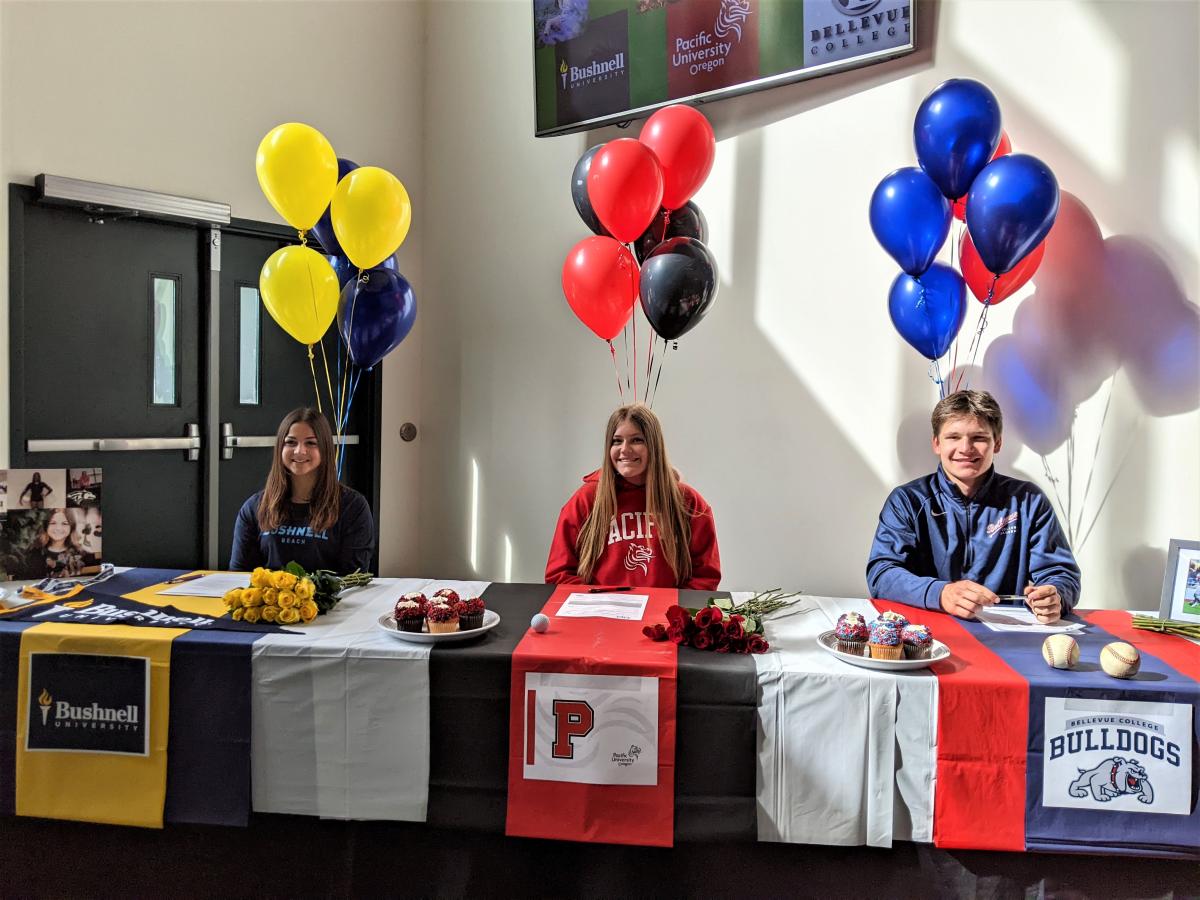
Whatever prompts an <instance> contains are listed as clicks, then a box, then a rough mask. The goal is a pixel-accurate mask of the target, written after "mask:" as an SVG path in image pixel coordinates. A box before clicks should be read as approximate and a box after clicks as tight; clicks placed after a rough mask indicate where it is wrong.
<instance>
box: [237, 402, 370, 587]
mask: <svg viewBox="0 0 1200 900" xmlns="http://www.w3.org/2000/svg"><path fill="white" fill-rule="evenodd" d="M335 460H336V455H335V453H334V447H333V434H332V433H331V432H330V430H329V422H327V421H326V419H325V416H323V415H322V414H321V413H319V412H317V410H315V409H311V408H303V407H302V408H300V409H294V410H292V411H291V412H290V413H288V414H287V415H286V416H284V418H283V421H282V422H280V423H279V430H278V431H277V432H276V434H275V455H274V457H273V458H272V460H271V471H270V472H269V473H268V475H267V483H266V486H265V487H264V488H263V489H262V490H261V491H259V492H258V493H256V494H254V495H253V496H252V497H250V498H249V499H248V500H247V501H246V502H245V503H243V504H242V508H241V509H240V510H239V511H238V515H237V522H236V523H235V524H234V526H233V555H232V557H231V558H230V561H229V568H230V569H232V570H233V571H235V572H248V571H250V570H251V569H254V568H255V567H256V566H265V567H267V568H268V569H282V568H283V567H284V566H286V565H287V564H288V563H289V562H297V563H299V564H300V565H301V566H303V567H304V569H305V571H308V572H313V571H316V570H317V569H331V570H333V571H334V572H337V573H338V574H339V575H348V574H350V573H351V572H354V571H356V570H360V569H361V570H363V571H366V570H367V569H369V568H370V566H371V550H372V549H373V548H374V546H375V520H374V519H373V518H372V516H371V507H370V505H369V504H368V503H367V501H366V498H364V497H363V495H362V494H360V493H358V491H355V490H353V489H351V488H348V487H346V486H345V485H344V484H342V483H341V482H339V481H338V477H337V466H336V462H335Z"/></svg>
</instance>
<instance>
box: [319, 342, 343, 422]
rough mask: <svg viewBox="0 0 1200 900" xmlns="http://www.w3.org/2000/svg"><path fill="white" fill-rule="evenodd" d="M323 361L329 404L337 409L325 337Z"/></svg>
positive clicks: (322, 345)
mask: <svg viewBox="0 0 1200 900" xmlns="http://www.w3.org/2000/svg"><path fill="white" fill-rule="evenodd" d="M320 343H321V362H323V363H324V364H325V389H326V390H327V391H328V392H329V405H330V406H331V407H332V408H333V409H334V410H336V409H337V408H338V406H337V403H336V402H335V401H334V399H333V379H331V378H330V377H329V357H328V355H326V353H325V339H324V338H321V341H320ZM338 433H339V434H340V432H338Z"/></svg>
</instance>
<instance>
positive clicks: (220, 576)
mask: <svg viewBox="0 0 1200 900" xmlns="http://www.w3.org/2000/svg"><path fill="white" fill-rule="evenodd" d="M249 586H250V573H249V572H216V573H214V574H212V575H201V576H200V577H199V578H189V579H188V580H187V581H183V582H180V583H179V584H176V585H173V586H171V587H169V588H167V589H166V590H165V591H159V592H158V595H159V596H160V597H224V596H225V595H226V594H227V593H229V591H231V590H233V589H234V588H244V587H249Z"/></svg>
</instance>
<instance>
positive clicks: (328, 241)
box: [312, 157, 358, 256]
mask: <svg viewBox="0 0 1200 900" xmlns="http://www.w3.org/2000/svg"><path fill="white" fill-rule="evenodd" d="M357 168H358V163H356V162H351V161H350V160H348V159H342V158H341V157H338V181H341V180H342V179H343V178H345V177H346V176H347V175H349V174H350V173H351V172H353V171H354V170H355V169H357ZM312 233H313V234H314V235H316V238H317V240H318V241H320V242H321V246H322V247H324V248H325V252H326V253H328V254H330V255H331V256H345V255H346V251H345V250H343V249H342V245H341V244H339V243H338V239H337V235H336V234H334V233H333V220H332V219H330V218H329V207H328V206H327V207H325V212H323V213H321V218H320V219H318V220H317V224H316V225H314V226H313V227H312Z"/></svg>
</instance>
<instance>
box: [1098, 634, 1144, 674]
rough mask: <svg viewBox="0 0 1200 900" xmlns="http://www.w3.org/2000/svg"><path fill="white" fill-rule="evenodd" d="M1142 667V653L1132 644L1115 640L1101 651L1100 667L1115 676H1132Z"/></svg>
mask: <svg viewBox="0 0 1200 900" xmlns="http://www.w3.org/2000/svg"><path fill="white" fill-rule="evenodd" d="M1141 667H1142V657H1141V654H1140V653H1138V652H1137V648H1136V647H1134V646H1133V645H1132V644H1126V643H1125V642H1123V641H1114V642H1113V643H1111V644H1105V645H1104V649H1103V650H1101V651H1100V668H1102V669H1103V670H1104V671H1105V672H1106V673H1107V674H1109V675H1111V676H1112V677H1113V678H1132V677H1133V676H1134V675H1136V674H1137V673H1138V669H1140V668H1141Z"/></svg>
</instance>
